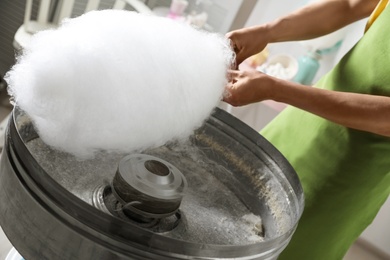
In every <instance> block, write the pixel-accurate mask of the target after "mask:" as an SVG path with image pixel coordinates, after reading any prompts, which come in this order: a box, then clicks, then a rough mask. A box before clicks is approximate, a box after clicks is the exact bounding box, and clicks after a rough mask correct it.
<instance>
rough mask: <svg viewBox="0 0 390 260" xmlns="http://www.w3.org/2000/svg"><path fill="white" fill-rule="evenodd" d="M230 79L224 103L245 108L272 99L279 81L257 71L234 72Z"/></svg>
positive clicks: (230, 72)
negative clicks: (275, 85)
mask: <svg viewBox="0 0 390 260" xmlns="http://www.w3.org/2000/svg"><path fill="white" fill-rule="evenodd" d="M229 77H230V81H229V83H228V84H227V86H226V92H225V96H224V98H223V101H225V102H227V103H229V104H231V105H232V106H244V105H248V104H251V103H255V102H259V101H263V100H266V99H270V98H271V97H272V88H273V86H274V84H275V82H276V80H277V79H276V78H273V77H270V76H268V75H266V74H264V73H261V72H259V71H256V70H250V71H238V70H232V71H229Z"/></svg>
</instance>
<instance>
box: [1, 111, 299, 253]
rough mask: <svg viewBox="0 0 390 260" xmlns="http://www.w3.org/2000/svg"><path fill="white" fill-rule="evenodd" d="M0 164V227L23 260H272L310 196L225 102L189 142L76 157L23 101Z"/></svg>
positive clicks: (11, 124)
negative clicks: (57, 145) (58, 146)
mask: <svg viewBox="0 0 390 260" xmlns="http://www.w3.org/2000/svg"><path fill="white" fill-rule="evenodd" d="M97 131H98V129H97ZM130 134H131V133H130ZM0 167H1V174H0V200H1V201H0V224H1V226H2V228H3V230H4V232H5V233H6V235H7V237H8V238H9V240H10V241H11V243H12V244H13V245H14V246H15V248H16V249H17V250H18V251H19V252H20V253H21V255H23V257H24V258H25V259H27V260H34V259H40V260H41V259H50V260H52V259H64V260H65V259H66V260H69V259H110V260H111V259H159V260H161V259H276V257H277V256H278V255H279V254H280V252H281V251H282V250H283V249H284V248H285V246H286V245H287V244H288V242H289V241H290V238H291V236H292V234H293V232H294V230H295V228H296V225H297V222H298V220H299V218H300V216H301V213H302V210H303V204H304V201H303V193H302V188H301V186H300V183H299V180H298V178H297V176H296V173H295V172H294V170H293V169H292V167H291V166H290V165H289V163H288V162H287V161H286V159H285V158H284V157H283V156H282V155H281V154H280V153H279V152H278V151H277V150H276V149H275V148H274V147H273V146H272V145H271V144H270V143H268V142H267V141H266V140H265V139H264V138H263V137H262V136H260V135H259V134H258V133H256V132H255V131H253V130H251V129H250V128H249V127H248V126H246V125H245V124H243V123H242V122H240V121H239V120H237V119H236V118H234V117H233V116H231V115H230V114H228V113H226V112H224V111H222V110H219V109H217V110H216V111H215V113H213V115H212V116H211V117H210V118H209V119H208V120H207V121H206V122H205V124H204V125H203V126H202V127H201V128H200V129H198V130H197V131H196V132H195V133H194V135H193V136H192V137H191V138H190V140H189V141H187V142H185V143H179V142H172V143H169V144H166V145H165V146H162V147H158V148H154V149H149V150H145V151H139V152H137V153H135V154H114V153H104V152H101V153H98V154H97V155H96V157H95V158H94V159H90V160H78V159H77V158H75V157H73V156H72V155H69V154H66V153H62V152H59V151H56V150H53V149H51V148H50V147H48V146H47V145H45V144H44V143H43V142H42V141H41V139H40V138H39V136H38V134H37V133H36V131H35V130H34V127H33V126H32V124H31V121H30V119H29V118H28V116H27V115H26V114H25V113H24V112H23V111H22V110H20V109H19V108H17V107H16V108H15V109H14V110H13V117H12V118H11V120H10V122H9V125H8V129H7V137H6V143H5V148H4V151H3V154H2V158H1V165H0Z"/></svg>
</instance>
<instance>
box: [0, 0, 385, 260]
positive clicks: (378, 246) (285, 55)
mask: <svg viewBox="0 0 390 260" xmlns="http://www.w3.org/2000/svg"><path fill="white" fill-rule="evenodd" d="M41 1H42V0H33V1H32V10H31V19H36V17H37V16H39V11H40V4H41ZM43 1H44V0H43ZM64 1H65V0H54V1H46V2H50V8H49V10H50V12H49V15H48V19H49V22H56V21H55V20H56V19H58V16H59V15H60V14H59V7H60V6H62V5H63V4H64ZM66 1H67V3H69V2H71V3H72V10H71V13H70V17H76V16H79V15H81V14H82V13H83V12H84V10H85V7H86V5H87V0H75V1H68V0H66ZM114 2H115V0H105V1H100V3H99V6H98V9H110V8H112V7H113V6H114ZM141 2H142V3H143V4H145V5H146V6H147V7H148V8H149V9H150V10H151V12H152V13H153V14H154V15H158V16H164V17H169V18H171V19H175V20H177V21H178V22H185V23H190V24H192V25H194V26H196V27H199V28H201V29H204V30H208V31H211V32H217V33H220V34H225V33H227V32H228V31H231V30H234V29H239V28H243V27H248V26H252V25H256V24H261V23H264V22H267V21H270V20H273V19H275V18H277V17H280V16H281V15H284V14H286V13H288V12H290V11H292V10H294V9H297V8H299V7H300V6H302V5H304V4H306V3H307V2H309V1H303V0H291V1H282V0H273V1H268V0H188V1H186V0H143V1H142V0H141ZM25 8H26V1H25V0H0V121H1V123H0V132H1V133H2V134H1V135H0V138H4V133H3V132H4V129H5V124H6V121H7V116H8V114H9V112H10V111H11V109H12V106H11V104H10V102H9V97H8V95H7V91H6V88H7V85H6V82H5V81H4V79H3V77H4V75H5V74H6V72H7V71H8V70H9V69H10V68H11V67H12V65H13V64H14V63H15V57H16V53H17V52H18V51H20V46H19V45H18V43H17V42H15V34H16V32H17V30H18V29H19V28H20V26H21V25H22V24H23V23H24V17H25ZM125 9H127V10H133V7H132V6H130V5H129V6H126V7H125ZM365 22H366V20H362V21H359V22H357V23H355V24H353V25H350V26H348V27H347V28H345V29H343V30H341V31H338V32H336V33H333V34H332V35H328V36H325V37H321V38H319V39H315V40H312V41H304V42H285V43H277V44H270V45H269V46H267V48H266V49H265V50H264V51H263V52H261V53H259V54H258V55H256V56H254V57H251V58H250V59H248V60H247V61H245V62H244V64H242V65H241V68H242V69H257V70H261V71H263V72H265V73H269V74H271V73H272V75H273V76H276V77H280V78H285V79H286V80H293V81H297V82H300V83H302V84H307V85H309V86H310V85H311V84H313V83H315V82H316V81H317V80H318V79H319V78H320V77H321V76H323V75H324V74H326V73H327V72H328V71H329V70H330V69H331V68H332V67H333V66H334V65H335V64H336V63H337V62H338V61H339V60H340V59H341V57H342V56H343V55H344V54H345V53H346V52H347V51H348V50H349V49H350V48H351V47H352V46H353V45H354V44H355V43H356V42H357V41H358V39H359V38H360V37H361V36H362V35H363V29H364V25H365ZM220 107H221V108H223V109H225V110H227V111H228V112H230V113H232V114H233V115H234V116H236V117H238V118H239V119H241V120H242V121H244V122H245V123H247V124H248V125H249V126H251V127H252V128H254V129H255V130H256V131H259V130H261V129H262V128H263V127H264V126H265V125H266V124H268V123H269V121H271V120H272V119H273V118H274V117H275V116H277V115H278V113H280V111H282V110H283V109H284V108H285V105H284V104H280V103H276V102H272V101H265V102H261V103H258V104H254V105H250V106H245V107H240V108H233V107H231V106H228V105H226V104H224V103H221V105H220ZM3 142H4V141H3V139H0V146H2V145H3ZM389 224H390V201H389V200H388V201H387V202H386V204H385V205H384V206H383V208H382V210H381V211H380V212H379V214H378V216H377V218H376V219H375V221H374V222H373V223H372V224H371V225H370V226H369V228H368V229H367V230H366V231H365V232H364V233H363V234H362V236H361V237H360V238H359V239H358V241H357V242H356V243H355V245H354V246H353V247H352V248H351V250H350V252H349V253H348V255H347V256H346V259H355V260H356V259H365V260H369V259H372V260H374V259H390V228H389ZM10 248H11V245H10V244H9V242H8V241H7V239H6V238H5V236H4V234H2V233H1V232H0V259H5V256H6V254H7V252H8V251H9V249H10Z"/></svg>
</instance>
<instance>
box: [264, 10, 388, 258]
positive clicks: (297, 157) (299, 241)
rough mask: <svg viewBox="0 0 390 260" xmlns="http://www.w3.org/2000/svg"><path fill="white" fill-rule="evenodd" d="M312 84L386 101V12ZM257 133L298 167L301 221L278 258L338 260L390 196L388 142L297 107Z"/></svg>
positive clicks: (286, 110)
mask: <svg viewBox="0 0 390 260" xmlns="http://www.w3.org/2000/svg"><path fill="white" fill-rule="evenodd" d="M316 87H318V88H326V89H331V90H336V91H344V92H356V93H366V94H372V95H384V96H390V8H386V9H385V10H384V11H383V12H382V14H381V15H380V16H379V17H378V19H377V20H376V22H375V23H374V24H373V25H372V26H371V28H370V29H369V30H368V32H367V33H366V34H365V35H364V36H363V38H362V39H361V40H360V41H359V42H358V43H357V44H356V45H355V46H354V48H353V49H352V50H350V51H349V52H348V53H347V54H346V55H345V56H344V57H343V59H342V60H341V61H340V62H339V64H338V65H337V66H336V67H335V68H334V69H333V70H332V71H331V72H329V73H328V74H327V75H325V76H324V77H323V78H322V79H321V80H320V81H319V82H318V83H317V84H316ZM388 116H389V120H390V115H388ZM261 134H262V135H263V136H264V137H265V138H267V139H268V140H269V141H270V142H271V143H272V144H273V145H274V146H275V147H276V148H277V149H279V150H280V152H281V153H282V154H283V155H284V156H285V157H286V158H287V160H288V161H289V162H290V163H291V164H292V166H293V167H294V168H295V170H296V171H297V174H298V175H299V178H300V180H301V183H302V186H303V190H304V194H305V210H304V212H303V215H302V218H301V220H300V222H299V224H298V228H297V230H296V232H295V234H294V235H293V238H292V240H291V242H290V244H289V245H288V247H287V248H286V249H285V250H284V251H283V253H282V254H281V256H280V257H279V259H287V260H322V259H323V260H337V259H343V256H344V255H345V253H346V252H347V251H348V249H349V247H350V246H351V245H352V243H353V242H354V241H355V240H356V238H358V236H359V235H360V234H361V232H362V231H363V230H364V229H365V228H366V227H367V226H368V225H369V224H370V223H371V222H372V221H373V219H374V218H375V215H376V214H377V213H378V211H379V209H380V207H381V206H382V204H383V203H384V202H385V201H386V199H387V197H388V196H389V193H390V138H388V137H383V136H379V135H375V134H371V133H368V132H363V131H358V130H353V129H350V128H346V127H343V126H340V125H337V124H334V123H332V122H329V121H327V120H325V119H322V118H320V117H317V116H315V115H312V114H310V113H307V112H305V111H302V110H299V109H297V108H294V107H288V108H286V109H285V110H284V111H283V112H282V113H280V115H278V116H277V117H276V118H275V119H274V120H273V121H272V122H271V123H270V124H269V125H267V127H266V128H265V129H264V130H263V131H262V132H261ZM384 228H387V227H384Z"/></svg>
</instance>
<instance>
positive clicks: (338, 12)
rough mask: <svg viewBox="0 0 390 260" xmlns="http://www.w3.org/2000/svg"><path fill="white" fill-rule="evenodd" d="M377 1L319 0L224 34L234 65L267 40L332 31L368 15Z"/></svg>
mask: <svg viewBox="0 0 390 260" xmlns="http://www.w3.org/2000/svg"><path fill="white" fill-rule="evenodd" d="M378 2H379V0H321V1H317V2H314V3H312V4H309V5H307V6H305V7H303V8H301V9H298V10H297V11H295V12H292V13H290V14H288V15H286V16H284V17H281V18H279V19H277V20H275V21H273V22H270V23H266V24H262V25H258V26H252V27H248V28H243V29H240V30H236V31H232V32H229V33H227V34H226V37H227V38H229V39H230V40H231V41H232V44H233V46H234V49H235V52H236V55H237V57H236V60H237V64H240V63H241V62H243V61H244V60H245V59H246V58H248V57H250V56H251V55H254V54H256V53H258V52H260V51H262V50H263V49H264V47H265V46H266V45H267V44H269V43H274V42H282V41H295V40H307V39H311V38H315V37H319V36H322V35H325V34H328V33H330V32H333V31H336V30H337V29H340V28H341V27H344V26H346V25H348V24H350V23H352V22H355V21H357V20H360V19H362V18H364V17H367V16H368V15H370V13H371V12H372V11H373V10H374V8H375V6H376V4H377V3H378Z"/></svg>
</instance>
